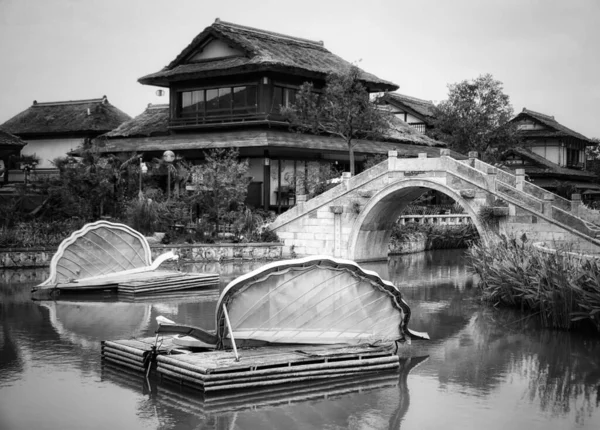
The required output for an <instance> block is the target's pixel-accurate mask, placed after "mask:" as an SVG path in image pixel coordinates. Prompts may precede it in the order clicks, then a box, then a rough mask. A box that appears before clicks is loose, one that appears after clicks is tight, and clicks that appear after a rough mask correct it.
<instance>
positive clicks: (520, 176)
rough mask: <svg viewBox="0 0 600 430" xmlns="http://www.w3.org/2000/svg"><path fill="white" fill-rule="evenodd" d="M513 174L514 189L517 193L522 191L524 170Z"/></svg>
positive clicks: (518, 170)
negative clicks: (515, 177) (514, 178)
mask: <svg viewBox="0 0 600 430" xmlns="http://www.w3.org/2000/svg"><path fill="white" fill-rule="evenodd" d="M515 173H516V176H517V184H516V188H517V190H519V191H523V183H524V182H525V169H517V170H516V172H515Z"/></svg>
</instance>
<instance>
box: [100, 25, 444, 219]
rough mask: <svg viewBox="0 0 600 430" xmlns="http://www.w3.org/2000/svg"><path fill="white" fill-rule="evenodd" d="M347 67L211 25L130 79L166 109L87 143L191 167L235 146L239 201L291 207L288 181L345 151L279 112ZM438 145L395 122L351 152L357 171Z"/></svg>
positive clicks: (270, 36) (262, 36) (320, 49)
mask: <svg viewBox="0 0 600 430" xmlns="http://www.w3.org/2000/svg"><path fill="white" fill-rule="evenodd" d="M350 66H351V64H350V63H348V62H347V61H345V60H343V59H342V58H340V57H338V56H337V55H334V54H332V53H331V52H329V51H328V50H327V49H325V47H324V46H323V43H322V42H316V41H312V40H307V39H301V38H297V37H293V36H288V35H284V34H279V33H274V32H270V31H266V30H261V29H256V28H251V27H246V26H242V25H238V24H231V23H227V22H223V21H219V20H218V19H217V20H216V21H215V22H214V23H213V24H212V25H211V26H209V27H207V28H206V29H204V30H203V31H202V32H201V33H200V34H199V35H198V36H196V37H195V38H194V40H192V42H191V43H190V44H189V45H188V46H187V47H186V48H184V49H183V51H181V53H180V54H179V55H178V56H177V57H176V58H175V59H174V60H173V61H172V62H171V63H170V64H169V65H168V66H166V67H165V68H164V69H162V70H160V71H159V72H156V73H152V74H150V75H146V76H144V77H142V78H140V79H139V82H141V83H142V84H145V85H156V86H159V87H165V88H169V90H170V91H169V94H170V101H169V104H168V105H150V106H148V108H147V109H146V110H145V111H144V112H143V113H142V114H140V115H139V116H137V117H135V118H134V119H132V120H131V121H128V122H125V123H123V124H122V125H121V126H120V127H118V128H116V129H115V130H113V131H111V132H109V133H106V134H104V135H103V136H101V137H99V138H97V139H96V141H97V142H101V145H99V150H100V151H102V152H106V153H116V152H130V151H136V152H142V153H144V158H145V159H151V158H153V157H160V156H161V155H162V153H163V152H164V151H165V150H171V151H174V152H176V153H177V154H178V155H182V156H183V157H185V158H186V160H188V161H191V162H192V163H199V162H201V160H203V158H204V151H207V150H210V149H213V148H237V149H238V150H239V152H240V156H241V157H242V158H244V159H248V160H249V166H250V168H249V176H251V177H252V182H251V184H250V187H249V191H248V200H247V203H248V204H250V205H252V206H255V207H263V208H265V209H279V210H281V209H282V207H283V208H287V207H289V206H291V205H293V204H295V188H296V183H295V181H294V178H296V177H297V174H305V175H310V174H311V172H313V171H314V169H316V168H317V167H318V166H319V164H320V163H333V164H338V166H341V167H344V166H347V164H348V149H347V145H346V143H345V141H344V140H342V139H341V138H339V137H334V136H323V135H311V134H300V133H294V132H291V131H290V130H289V125H288V123H287V122H285V121H284V118H283V116H282V115H281V114H280V109H281V107H282V106H288V105H290V104H291V103H293V102H294V100H295V96H296V92H297V90H298V88H299V87H300V85H302V84H303V83H304V82H306V81H311V82H313V84H314V86H315V88H322V87H323V86H324V85H325V79H326V77H327V75H328V74H329V73H332V72H343V71H345V70H347V69H348V68H349V67H350ZM361 80H362V82H363V84H364V85H365V87H366V88H367V89H368V91H369V92H381V91H389V90H395V89H396V88H398V86H397V85H396V84H394V83H392V82H388V81H385V80H383V79H380V78H378V77H377V76H374V75H372V74H370V73H367V72H364V71H362V74H361ZM443 146H445V145H444V144H443V143H440V142H437V141H434V140H432V139H429V138H428V137H426V136H424V135H422V134H419V133H418V132H416V131H415V130H413V129H412V128H410V127H409V126H408V125H407V124H405V123H404V122H403V121H400V120H398V121H394V130H392V133H391V135H390V137H389V139H388V140H386V141H385V142H381V141H366V140H365V141H358V142H357V144H356V146H355V147H354V151H355V155H356V160H357V162H358V163H361V162H362V161H364V159H365V156H367V155H370V154H387V152H388V151H389V150H392V149H394V150H398V151H400V152H402V153H403V154H405V155H407V156H416V155H417V154H418V153H419V152H428V153H430V155H431V156H439V147H443Z"/></svg>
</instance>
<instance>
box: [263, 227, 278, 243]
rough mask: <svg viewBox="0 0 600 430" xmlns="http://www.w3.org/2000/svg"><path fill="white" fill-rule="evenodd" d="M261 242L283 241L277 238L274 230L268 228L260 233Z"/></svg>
mask: <svg viewBox="0 0 600 430" xmlns="http://www.w3.org/2000/svg"><path fill="white" fill-rule="evenodd" d="M260 241H261V242H281V239H279V236H277V233H275V232H274V231H273V230H270V229H268V228H266V229H264V230H263V231H262V232H261V233H260Z"/></svg>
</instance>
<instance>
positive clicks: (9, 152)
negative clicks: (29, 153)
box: [0, 129, 27, 186]
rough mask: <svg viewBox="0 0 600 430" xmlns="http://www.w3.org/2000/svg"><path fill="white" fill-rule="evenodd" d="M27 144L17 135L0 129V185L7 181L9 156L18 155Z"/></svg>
mask: <svg viewBox="0 0 600 430" xmlns="http://www.w3.org/2000/svg"><path fill="white" fill-rule="evenodd" d="M25 145H27V142H25V141H23V140H22V139H21V138H19V137H18V136H15V135H14V134H10V133H9V132H7V131H4V130H2V129H0V186H2V185H3V184H4V183H6V182H8V166H9V164H10V160H11V158H15V157H18V156H19V155H20V154H21V150H22V148H23V147H24V146H25Z"/></svg>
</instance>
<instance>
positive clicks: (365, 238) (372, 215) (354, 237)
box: [348, 179, 485, 261]
mask: <svg viewBox="0 0 600 430" xmlns="http://www.w3.org/2000/svg"><path fill="white" fill-rule="evenodd" d="M427 190H436V191H439V192H441V193H443V194H446V195H447V196H449V197H450V198H452V199H453V200H454V201H455V202H456V203H458V204H459V205H460V206H462V208H463V209H464V210H465V212H466V214H467V215H468V216H470V217H471V220H472V222H473V224H474V225H475V228H476V229H477V232H478V233H479V235H480V236H482V234H483V233H484V231H485V230H484V228H483V226H482V225H481V223H480V221H479V219H478V217H477V213H476V211H475V209H474V205H473V204H471V203H470V201H468V200H466V199H465V198H463V197H462V196H461V195H460V194H459V193H457V192H456V191H454V190H452V189H450V188H448V187H447V186H445V185H443V184H440V183H438V182H435V181H432V180H427V179H406V180H402V181H398V182H394V183H393V184H390V185H388V186H387V187H385V188H383V189H382V190H380V191H379V192H378V193H377V194H375V195H374V196H373V197H371V199H370V200H369V202H368V203H367V205H366V206H365V208H364V209H363V210H362V211H361V213H360V214H359V216H358V217H357V218H356V220H355V221H354V224H353V225H352V229H351V232H350V236H349V238H348V254H349V258H350V259H352V260H355V261H369V260H383V259H387V258H388V253H389V249H388V246H389V242H390V237H391V235H392V230H393V226H394V224H395V223H396V221H397V220H398V218H399V216H400V215H401V213H402V211H403V210H404V208H405V207H406V206H408V205H409V204H411V203H412V202H413V201H414V200H415V199H417V198H418V197H419V196H421V195H422V194H423V193H424V192H426V191H427Z"/></svg>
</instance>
